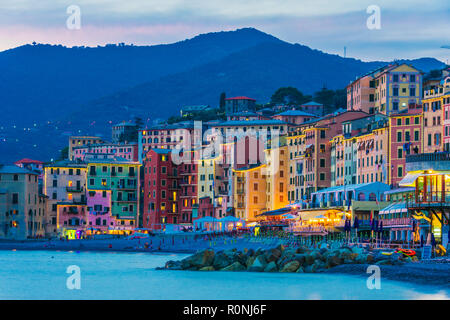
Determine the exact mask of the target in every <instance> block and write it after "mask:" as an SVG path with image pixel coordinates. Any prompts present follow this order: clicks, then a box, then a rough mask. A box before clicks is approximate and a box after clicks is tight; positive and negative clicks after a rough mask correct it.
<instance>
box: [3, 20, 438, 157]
mask: <svg viewBox="0 0 450 320" xmlns="http://www.w3.org/2000/svg"><path fill="white" fill-rule="evenodd" d="M399 61H401V60H399ZM406 61H409V62H411V63H413V64H415V65H416V67H418V68H419V69H420V68H422V69H424V70H423V71H429V69H430V68H437V67H439V66H442V65H443V63H441V62H439V61H438V60H436V59H434V58H423V59H416V60H406ZM386 63H387V62H382V61H372V62H365V61H362V60H359V59H356V58H343V57H341V56H339V55H336V54H328V53H326V52H323V51H321V50H317V49H311V48H309V47H307V46H305V45H302V44H298V43H296V44H291V43H288V42H285V41H282V40H280V39H278V38H276V37H274V36H272V35H269V34H267V33H264V32H261V31H259V30H257V29H254V28H243V29H238V30H235V31H221V32H216V33H208V34H202V35H198V36H195V37H193V38H191V39H186V40H183V41H179V42H175V43H172V44H161V45H151V46H132V45H126V46H124V45H119V46H117V45H114V46H112V45H106V46H98V47H72V48H68V47H64V46H61V45H25V46H21V47H18V48H15V49H10V50H6V51H3V52H0V70H1V71H2V72H0V93H2V95H1V97H2V98H1V100H0V105H1V108H2V111H3V113H2V117H0V154H2V155H4V158H3V160H2V161H6V162H12V161H14V160H17V159H19V158H22V157H28V158H33V157H34V158H38V159H41V160H47V159H49V158H50V157H53V158H55V157H56V156H57V153H58V150H59V149H61V148H63V147H64V146H65V145H67V136H68V135H70V134H98V133H100V134H103V135H104V136H105V138H106V139H109V134H110V126H111V124H113V123H114V122H116V121H117V122H118V121H120V120H127V119H130V118H132V117H133V116H135V115H136V116H141V117H143V118H144V119H148V118H150V123H151V122H152V120H154V119H155V118H166V117H168V116H171V115H176V114H178V112H179V108H180V107H182V106H183V105H192V104H209V105H211V106H217V104H218V101H219V95H220V93H221V92H226V94H227V96H232V95H247V96H252V97H253V98H256V99H257V100H258V102H259V103H264V102H267V101H268V100H269V98H270V95H271V94H272V93H273V92H274V91H275V90H276V89H278V88H279V87H281V86H294V87H297V88H298V89H299V90H300V91H302V92H303V93H305V94H311V93H313V92H314V91H317V90H318V89H321V88H322V87H323V86H324V85H325V86H327V88H329V89H343V88H344V87H345V86H346V85H347V84H348V82H349V81H351V80H354V78H355V77H357V76H359V75H361V74H364V73H366V72H368V71H370V70H373V69H375V68H376V67H379V66H381V65H384V64H386ZM417 65H420V66H417ZM5 140H6V141H5Z"/></svg>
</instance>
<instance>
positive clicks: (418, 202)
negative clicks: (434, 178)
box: [406, 191, 450, 208]
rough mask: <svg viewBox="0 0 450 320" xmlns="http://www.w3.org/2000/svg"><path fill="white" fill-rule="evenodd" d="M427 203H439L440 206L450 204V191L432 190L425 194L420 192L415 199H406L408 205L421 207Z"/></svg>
mask: <svg viewBox="0 0 450 320" xmlns="http://www.w3.org/2000/svg"><path fill="white" fill-rule="evenodd" d="M426 205H438V206H450V191H448V192H445V193H444V192H442V191H430V192H426V193H425V194H423V193H421V194H418V195H417V197H416V198H415V199H414V198H412V199H408V200H407V201H406V206H407V207H414V208H417V207H420V206H426Z"/></svg>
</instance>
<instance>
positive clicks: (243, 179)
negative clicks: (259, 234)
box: [233, 164, 267, 222]
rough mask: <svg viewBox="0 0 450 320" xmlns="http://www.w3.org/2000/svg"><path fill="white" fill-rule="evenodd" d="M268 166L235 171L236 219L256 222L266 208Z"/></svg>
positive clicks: (234, 198)
mask: <svg viewBox="0 0 450 320" xmlns="http://www.w3.org/2000/svg"><path fill="white" fill-rule="evenodd" d="M265 172H266V165H265V164H262V165H253V166H249V167H244V168H240V169H235V170H233V185H234V186H235V187H234V190H233V200H234V205H233V207H234V208H235V213H236V217H238V218H240V219H243V220H245V221H247V222H252V221H256V220H257V219H258V218H257V216H258V215H259V214H261V213H263V212H264V211H267V208H266V196H267V195H266V175H265Z"/></svg>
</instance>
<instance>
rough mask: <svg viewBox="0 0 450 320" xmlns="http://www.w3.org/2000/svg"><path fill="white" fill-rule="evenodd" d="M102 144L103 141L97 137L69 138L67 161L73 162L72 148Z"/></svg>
mask: <svg viewBox="0 0 450 320" xmlns="http://www.w3.org/2000/svg"><path fill="white" fill-rule="evenodd" d="M100 143H103V139H102V138H101V137H97V136H71V137H69V160H74V153H73V148H74V147H81V146H86V145H90V144H100Z"/></svg>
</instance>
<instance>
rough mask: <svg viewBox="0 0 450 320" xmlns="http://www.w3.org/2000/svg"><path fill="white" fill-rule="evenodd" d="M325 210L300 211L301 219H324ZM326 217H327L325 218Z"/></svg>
mask: <svg viewBox="0 0 450 320" xmlns="http://www.w3.org/2000/svg"><path fill="white" fill-rule="evenodd" d="M323 214H324V212H323V211H317V212H300V219H302V220H312V219H324V218H325V216H324V215H323ZM325 219H326V218H325Z"/></svg>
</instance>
